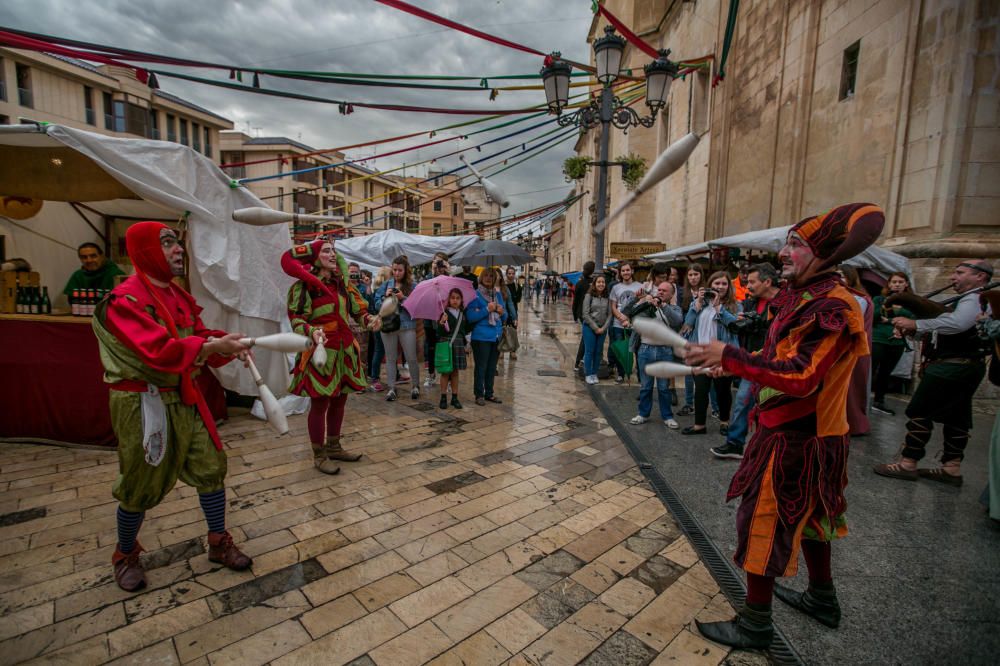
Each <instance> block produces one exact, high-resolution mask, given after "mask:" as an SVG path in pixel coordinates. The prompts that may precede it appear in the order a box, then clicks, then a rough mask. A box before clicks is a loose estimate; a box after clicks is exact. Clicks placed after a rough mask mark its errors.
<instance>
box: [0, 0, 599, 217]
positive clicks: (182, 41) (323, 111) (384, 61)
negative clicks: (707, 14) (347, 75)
mask: <svg viewBox="0 0 1000 666" xmlns="http://www.w3.org/2000/svg"><path fill="white" fill-rule="evenodd" d="M414 4H417V5H419V6H420V7H423V8H425V9H427V10H429V11H432V12H435V13H437V14H440V15H442V16H445V17H447V18H450V19H452V20H455V21H458V22H460V23H464V24H466V25H470V26H473V27H475V28H478V29H481V30H483V31H484V32H488V33H490V34H495V35H499V36H502V37H505V38H507V39H510V40H511V41H514V42H518V43H521V44H524V45H527V46H531V47H533V48H536V49H538V50H540V51H543V52H548V51H551V50H560V51H562V53H563V54H564V55H565V56H566V57H568V58H572V59H575V60H580V61H586V60H588V48H589V47H588V45H587V44H586V41H585V38H586V34H587V29H588V28H589V25H590V15H589V11H588V10H589V7H588V6H587V3H586V2H582V1H581V2H576V3H569V2H565V1H564V0H518V1H514V0H464V1H463V0H416V1H415V2H414ZM0 24H3V25H7V26H11V27H14V28H19V29H24V30H31V31H35V32H42V33H47V34H51V35H59V36H64V37H70V38H75V39H80V40H85V41H92V42H98V43H103V44H110V45H115V46H121V47H124V48H129V49H136V50H144V51H151V52H154V53H162V54H167V55H175V56H181V57H187V58H192V59H197V60H207V61H217V62H223V63H234V64H238V65H241V66H244V67H253V66H257V67H267V68H272V69H279V68H280V69H302V70H325V71H344V72H366V73H402V74H468V75H473V76H482V75H501V74H512V73H517V74H520V73H531V72H537V71H538V69H539V68H540V67H541V62H540V58H539V57H538V56H534V55H531V54H529V53H523V52H520V51H515V50H512V49H508V48H506V47H503V46H499V45H494V44H490V43H488V42H485V41H482V40H480V39H477V38H475V37H471V36H468V35H464V34H462V33H458V32H455V31H453V30H450V29H447V28H444V27H442V26H438V25H437V24H434V23H430V22H428V21H424V20H422V19H419V18H417V17H415V16H411V15H409V14H406V13H403V12H399V11H396V10H393V9H390V8H388V7H385V6H383V5H381V4H378V3H376V2H372V1H370V0H334V1H333V2H331V1H330V0H278V1H275V0H243V1H231V2H206V1H205V0H150V1H143V2H133V1H132V0H106V1H103V2H96V3H89V2H71V1H69V0H13V1H11V0H7V2H4V3H3V7H2V8H0ZM191 73H194V74H196V75H199V76H204V77H206V78H225V74H223V73H221V72H215V71H210V72H203V71H195V72H191ZM262 83H263V85H264V86H265V87H268V88H273V89H281V90H289V91H295V92H302V93H306V94H311V95H316V96H320V97H330V98H336V99H348V100H358V101H371V102H385V103H398V104H412V105H421V106H437V107H464V108H489V107H491V106H495V107H497V108H520V107H526V106H531V105H534V104H539V103H541V102H543V101H544V94H543V93H542V92H541V91H529V92H511V91H509V92H504V93H501V94H500V96H499V98H498V99H497V100H496V101H494V102H490V101H489V96H488V93H487V92H485V91H484V92H459V91H427V90H407V89H388V88H367V87H360V86H342V85H334V84H316V83H305V82H295V81H289V80H279V79H276V78H267V77H266V78H265V79H264V80H263V82H262ZM470 83H472V84H475V83H476V82H470ZM161 85H162V86H163V88H164V89H165V90H168V91H170V92H173V93H175V94H178V95H181V96H183V97H185V98H186V99H189V100H191V101H192V102H195V103H197V104H200V105H203V106H205V107H207V108H209V109H212V110H213V111H215V112H217V113H219V114H221V115H223V116H226V117H227V118H230V119H231V120H233V121H234V122H235V123H236V126H237V129H242V130H244V131H245V130H246V129H247V128H248V127H249V128H260V132H261V133H262V134H264V135H285V136H289V137H292V138H296V139H300V140H301V141H303V142H305V143H308V144H310V145H313V146H316V147H317V148H325V147H333V146H338V145H345V144H350V143H357V142H361V141H365V140H369V139H376V138H381V137H386V136H393V135H397V134H405V133H410V132H416V131H420V130H430V129H433V128H435V127H441V126H443V125H448V124H451V123H453V122H459V121H461V120H465V119H469V118H471V117H470V116H455V115H436V114H433V115H432V114H417V113H406V114H404V113H395V112H383V111H375V110H369V109H357V110H356V111H355V113H353V114H351V115H349V116H342V115H340V113H339V112H338V109H337V107H336V106H333V105H325V104H319V103H313V102H303V101H295V100H282V99H277V98H269V97H264V96H260V95H253V94H250V93H242V92H237V91H228V90H222V89H219V88H213V87H208V86H204V85H200V84H196V83H191V82H186V81H180V80H177V79H163V80H161ZM534 122H538V121H534ZM527 124H531V121H526V125H527ZM512 129H516V126H515V128H512ZM537 131H538V132H541V131H543V130H537ZM501 133H502V132H497V133H496V134H486V135H479V136H478V137H476V138H474V139H473V140H470V141H469V142H467V143H463V144H462V145H469V144H471V143H477V142H478V141H476V140H475V139H479V140H483V139H486V138H493V137H495V136H499V135H500V134H501ZM528 136H530V134H524V135H521V136H519V137H518V140H521V139H524V138H525V137H528ZM401 145H404V144H393V147H400V146H401ZM507 145H509V144H507V143H499V144H494V145H493V146H490V147H489V152H493V150H495V149H498V148H505V147H507ZM390 149H391V148H388V147H383V148H381V152H386V151H388V150H390ZM454 149H455V144H451V143H449V144H444V145H443V146H435V147H433V148H429V149H425V150H421V151H420V152H419V159H426V158H429V157H431V156H433V155H435V154H439V153H443V152H448V151H450V150H454ZM572 151H573V141H572V140H570V141H567V142H565V143H563V144H561V145H560V146H559V147H557V148H554V149H552V150H550V151H548V152H546V153H545V154H544V155H541V156H539V157H538V158H536V159H534V160H530V161H528V162H526V163H525V164H523V165H521V166H519V167H516V168H514V169H511V170H510V171H507V172H505V173H503V174H501V175H500V176H498V177H497V178H496V181H497V182H498V184H500V185H501V186H502V187H503V188H504V189H505V190H506V191H507V192H508V193H511V194H514V193H519V192H533V191H535V190H543V189H548V188H554V187H559V186H560V185H564V183H563V180H562V173H561V164H562V161H563V160H564V159H565V158H566V157H567V156H569V155H571V154H572ZM359 154H360V153H358V152H354V153H352V154H351V155H352V157H356V156H358V155H359ZM364 154H365V155H370V154H372V150H371V149H369V150H368V151H366V152H365V153H364ZM417 155H418V154H416V153H408V154H406V155H404V156H399V158H393V157H389V158H386V159H384V160H379V161H378V162H377V163H376V166H377V167H378V168H391V167H394V166H398V165H400V164H402V163H403V161H402V158H404V157H405V158H406V161H410V162H412V161H416V160H417V159H418V156H417ZM458 165H459V163H458V162H457V161H454V160H449V161H447V162H445V163H444V164H443V166H444V167H445V168H450V167H454V166H458ZM568 190H569V185H565V189H564V190H562V191H560V190H552V191H547V192H535V193H532V194H523V195H520V196H515V197H512V199H513V201H512V204H511V206H512V208H511V209H510V210H511V212H517V211H520V210H527V209H530V208H532V207H535V206H538V205H541V204H543V203H546V202H548V201H552V200H554V199H556V198H559V197H560V196H561V195H562V194H563V192H566V191H568Z"/></svg>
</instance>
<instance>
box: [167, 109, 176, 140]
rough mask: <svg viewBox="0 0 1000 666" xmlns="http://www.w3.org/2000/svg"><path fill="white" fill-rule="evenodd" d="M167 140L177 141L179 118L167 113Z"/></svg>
mask: <svg viewBox="0 0 1000 666" xmlns="http://www.w3.org/2000/svg"><path fill="white" fill-rule="evenodd" d="M167 141H177V119H176V118H174V116H173V114H170V113H168V114H167Z"/></svg>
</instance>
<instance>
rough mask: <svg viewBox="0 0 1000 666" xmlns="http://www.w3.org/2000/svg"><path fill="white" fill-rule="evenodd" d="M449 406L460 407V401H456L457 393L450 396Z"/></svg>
mask: <svg viewBox="0 0 1000 666" xmlns="http://www.w3.org/2000/svg"><path fill="white" fill-rule="evenodd" d="M451 406H452V407H454V408H455V409H462V403H461V402H459V401H458V396H457V395H453V396H451Z"/></svg>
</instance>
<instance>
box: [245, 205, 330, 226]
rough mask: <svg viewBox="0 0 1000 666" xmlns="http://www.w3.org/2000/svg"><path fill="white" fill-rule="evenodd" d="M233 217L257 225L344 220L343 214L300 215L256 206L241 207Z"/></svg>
mask: <svg viewBox="0 0 1000 666" xmlns="http://www.w3.org/2000/svg"><path fill="white" fill-rule="evenodd" d="M233 219H234V220H236V221H237V222H242V223H243V224H251V225H253V226H255V227H264V226H267V225H269V224H283V223H285V222H291V223H293V224H295V223H298V222H343V221H344V217H343V216H342V215H299V214H298V213H283V212H281V211H280V210H274V209H272V208H264V207H263V206H254V207H252V208H240V209H239V210H234V211H233Z"/></svg>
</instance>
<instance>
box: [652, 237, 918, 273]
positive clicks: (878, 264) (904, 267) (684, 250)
mask: <svg viewBox="0 0 1000 666" xmlns="http://www.w3.org/2000/svg"><path fill="white" fill-rule="evenodd" d="M791 228H792V225H788V226H785V227H776V228H774V229H760V230H758V231H747V232H745V233H742V234H736V235H734V236H725V237H723V238H718V239H716V240H711V241H707V242H705V243H698V244H696V245H686V246H684V247H679V248H677V249H674V250H666V251H664V252H657V253H656V254H650V255H647V256H646V259H650V260H652V261H669V260H671V259H676V258H677V257H683V256H687V255H695V254H704V253H706V252H708V251H709V250H711V249H712V248H714V247H736V248H740V249H742V250H756V251H758V252H774V253H777V252H778V251H779V250H781V248H782V247H783V246H784V244H785V239H786V238H787V237H788V231H789V230H790V229H791ZM845 263H846V264H848V265H850V266H855V267H857V268H868V269H870V270H874V271H877V272H879V273H883V274H888V273H892V272H894V271H901V272H903V273H906V274H907V275H910V262H909V261H908V260H907V258H906V257H904V256H903V255H901V254H897V253H895V252H893V251H892V250H886V249H885V248H882V247H879V246H877V245H872V246H871V247H869V248H868V249H867V250H865V251H864V252H862V253H861V254H859V255H857V256H856V257H852V258H851V259H848V260H847V261H846V262H845Z"/></svg>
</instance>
